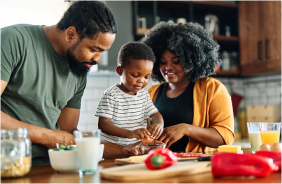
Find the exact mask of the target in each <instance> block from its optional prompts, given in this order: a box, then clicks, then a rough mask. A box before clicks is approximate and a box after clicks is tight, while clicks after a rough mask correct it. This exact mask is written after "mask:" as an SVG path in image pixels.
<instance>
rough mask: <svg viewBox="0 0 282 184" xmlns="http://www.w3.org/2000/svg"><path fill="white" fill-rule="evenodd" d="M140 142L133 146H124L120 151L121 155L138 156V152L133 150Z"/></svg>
mask: <svg viewBox="0 0 282 184" xmlns="http://www.w3.org/2000/svg"><path fill="white" fill-rule="evenodd" d="M141 144H142V143H141V142H137V143H134V144H129V145H127V146H124V147H123V149H122V153H123V155H124V156H136V155H138V154H139V153H138V150H137V149H136V148H135V146H138V145H141Z"/></svg>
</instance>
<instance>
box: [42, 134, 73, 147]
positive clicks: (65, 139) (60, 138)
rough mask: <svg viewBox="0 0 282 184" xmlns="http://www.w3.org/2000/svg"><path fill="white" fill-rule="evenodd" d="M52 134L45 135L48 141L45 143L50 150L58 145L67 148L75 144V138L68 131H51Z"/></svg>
mask: <svg viewBox="0 0 282 184" xmlns="http://www.w3.org/2000/svg"><path fill="white" fill-rule="evenodd" d="M50 132H51V133H50ZM50 132H49V131H48V133H47V134H48V135H45V136H46V141H44V143H43V144H44V145H45V146H46V147H47V148H49V149H52V148H55V147H56V144H57V143H58V144H59V145H65V146H68V145H74V144H75V141H74V136H73V135H72V134H70V133H68V132H66V131H61V130H50ZM49 133H50V134H49Z"/></svg>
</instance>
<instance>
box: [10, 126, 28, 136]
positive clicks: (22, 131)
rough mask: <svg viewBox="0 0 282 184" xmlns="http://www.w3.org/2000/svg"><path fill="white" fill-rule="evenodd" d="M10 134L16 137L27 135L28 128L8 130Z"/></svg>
mask: <svg viewBox="0 0 282 184" xmlns="http://www.w3.org/2000/svg"><path fill="white" fill-rule="evenodd" d="M8 132H9V135H10V136H16V137H27V136H28V129H27V128H13V129H9V130H8Z"/></svg>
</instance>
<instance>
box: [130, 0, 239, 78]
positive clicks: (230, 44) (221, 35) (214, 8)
mask: <svg viewBox="0 0 282 184" xmlns="http://www.w3.org/2000/svg"><path fill="white" fill-rule="evenodd" d="M132 6H133V17H134V25H135V26H134V29H133V34H134V40H135V41H137V40H140V39H141V38H142V37H143V36H144V34H145V33H146V32H147V31H148V30H149V29H150V28H151V27H153V26H154V25H155V24H156V23H158V22H160V21H168V20H172V21H174V22H177V21H178V20H179V19H180V18H181V19H182V20H183V18H184V19H185V20H186V21H187V22H197V23H199V24H201V25H203V26H204V27H205V23H206V22H205V17H206V16H207V15H214V16H216V17H217V19H218V22H217V25H218V29H217V30H218V33H214V34H213V38H214V39H215V40H216V41H217V42H218V43H219V44H220V51H219V52H220V53H222V52H223V51H227V52H228V53H232V52H233V53H234V52H235V53H236V54H237V55H239V37H238V4H237V2H234V1H229V2H228V1H225V2H222V1H133V2H132ZM226 27H228V29H229V31H230V34H227V35H226V29H227V28H226ZM238 57H239V56H238ZM231 69H232V70H231ZM216 75H217V76H239V75H240V72H239V58H238V60H237V62H235V67H231V68H230V70H218V71H217V72H216Z"/></svg>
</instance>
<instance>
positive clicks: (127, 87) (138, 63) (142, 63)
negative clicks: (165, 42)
mask: <svg viewBox="0 0 282 184" xmlns="http://www.w3.org/2000/svg"><path fill="white" fill-rule="evenodd" d="M153 66H154V63H153V62H152V61H149V60H140V59H130V61H129V63H127V64H125V66H123V67H122V68H121V67H120V69H121V71H120V72H119V71H118V70H119V69H118V68H117V73H118V74H119V75H120V80H121V87H120V88H121V90H122V91H123V92H125V93H127V94H131V95H135V94H136V93H137V92H138V91H139V90H141V89H143V88H144V87H145V86H146V85H147V84H148V81H149V78H150V76H151V74H152V70H153Z"/></svg>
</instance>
